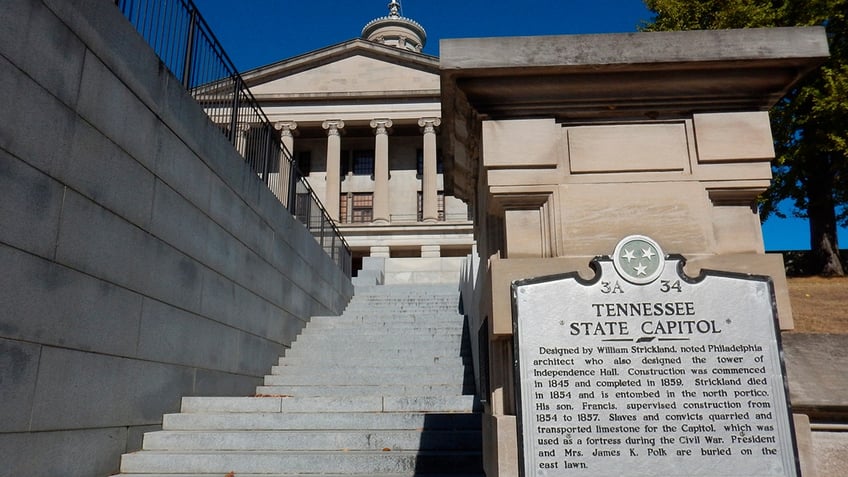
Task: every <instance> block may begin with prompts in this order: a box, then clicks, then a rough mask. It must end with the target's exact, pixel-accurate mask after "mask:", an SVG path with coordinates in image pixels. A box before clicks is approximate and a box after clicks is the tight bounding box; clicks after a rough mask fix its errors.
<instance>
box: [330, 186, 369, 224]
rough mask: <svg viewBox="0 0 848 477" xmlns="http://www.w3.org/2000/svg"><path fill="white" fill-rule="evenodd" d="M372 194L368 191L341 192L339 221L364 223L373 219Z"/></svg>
mask: <svg viewBox="0 0 848 477" xmlns="http://www.w3.org/2000/svg"><path fill="white" fill-rule="evenodd" d="M373 210H374V195H373V194H372V193H370V192H364V193H353V194H342V196H341V197H340V198H339V221H340V222H341V223H343V224H364V223H369V222H371V221H372V220H373V218H372V217H373Z"/></svg>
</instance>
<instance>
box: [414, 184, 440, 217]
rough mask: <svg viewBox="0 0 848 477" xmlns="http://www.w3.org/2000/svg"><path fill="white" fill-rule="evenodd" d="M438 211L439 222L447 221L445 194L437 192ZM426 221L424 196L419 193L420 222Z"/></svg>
mask: <svg viewBox="0 0 848 477" xmlns="http://www.w3.org/2000/svg"><path fill="white" fill-rule="evenodd" d="M436 211H437V212H438V214H439V222H444V221H445V193H444V192H443V191H438V192H436ZM423 220H424V194H423V193H422V192H421V191H418V221H419V222H421V221H423Z"/></svg>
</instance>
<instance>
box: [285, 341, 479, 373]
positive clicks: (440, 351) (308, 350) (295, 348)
mask: <svg viewBox="0 0 848 477" xmlns="http://www.w3.org/2000/svg"><path fill="white" fill-rule="evenodd" d="M470 351H471V349H470V347H468V346H467V345H466V346H463V345H462V343H458V342H455V343H440V342H435V343H433V342H427V341H422V342H421V343H419V344H417V345H413V344H403V343H399V344H397V343H386V342H379V341H375V342H372V343H350V342H348V343H344V342H336V343H333V342H330V343H327V344H326V345H323V344H310V343H306V344H301V345H296V344H293V345H292V347H291V348H289V349H287V350H286V352H285V355H286V356H301V357H310V356H316V355H318V357H320V356H333V355H340V354H344V355H346V356H349V357H351V358H356V357H360V356H362V355H368V356H375V357H376V356H382V357H385V358H394V357H396V356H405V357H409V358H412V359H414V358H415V357H416V356H461V355H462V354H468V353H470ZM398 366H399V367H403V364H402V363H398Z"/></svg>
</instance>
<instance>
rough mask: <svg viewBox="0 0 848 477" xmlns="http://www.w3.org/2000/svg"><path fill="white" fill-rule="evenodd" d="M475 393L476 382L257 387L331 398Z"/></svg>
mask: <svg viewBox="0 0 848 477" xmlns="http://www.w3.org/2000/svg"><path fill="white" fill-rule="evenodd" d="M474 392H475V388H474V385H473V384H462V383H454V384H385V385H378V384H363V385H357V384H350V385H342V384H339V385H332V386H329V385H326V384H322V385H318V386H309V385H297V384H295V385H288V384H269V385H265V386H258V387H257V388H256V394H258V395H266V396H292V397H322V396H323V397H332V396H353V395H357V396H390V395H391V396H416V395H425V396H459V395H469V394H473V393H474Z"/></svg>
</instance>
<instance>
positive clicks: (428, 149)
mask: <svg viewBox="0 0 848 477" xmlns="http://www.w3.org/2000/svg"><path fill="white" fill-rule="evenodd" d="M441 123H442V120H441V119H439V118H421V119H419V120H418V125H419V126H421V127H422V128H424V161H423V162H424V164H423V166H424V167H423V171H422V175H421V195H422V196H423V198H422V202H423V214H422V218H423V220H424V222H438V220H439V203H438V198H437V196H438V190H437V188H438V184H437V183H436V127H437V126H438V125H439V124H441Z"/></svg>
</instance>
